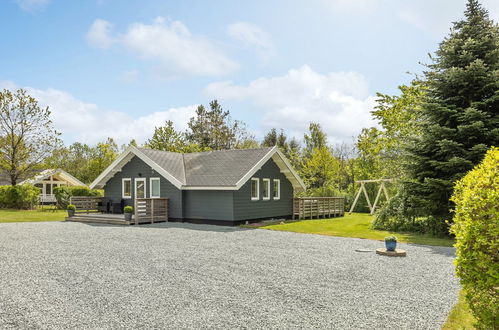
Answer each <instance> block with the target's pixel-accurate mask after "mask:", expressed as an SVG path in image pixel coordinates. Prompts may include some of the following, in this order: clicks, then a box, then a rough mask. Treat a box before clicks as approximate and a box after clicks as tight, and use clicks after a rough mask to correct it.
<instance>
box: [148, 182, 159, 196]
mask: <svg viewBox="0 0 499 330" xmlns="http://www.w3.org/2000/svg"><path fill="white" fill-rule="evenodd" d="M160 182H161V180H160V179H159V178H150V179H149V189H150V190H151V191H150V192H149V195H150V197H151V198H160V197H161V196H160V189H159V187H160Z"/></svg>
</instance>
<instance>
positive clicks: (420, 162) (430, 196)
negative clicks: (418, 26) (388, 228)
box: [406, 0, 499, 231]
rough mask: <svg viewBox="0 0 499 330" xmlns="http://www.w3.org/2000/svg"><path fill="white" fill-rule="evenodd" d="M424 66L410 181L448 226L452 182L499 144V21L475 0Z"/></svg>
mask: <svg viewBox="0 0 499 330" xmlns="http://www.w3.org/2000/svg"><path fill="white" fill-rule="evenodd" d="M431 59H432V63H431V64H429V65H427V68H428V70H427V71H426V72H425V78H426V79H425V80H426V86H427V93H426V97H425V100H424V102H423V103H422V105H421V112H422V113H421V115H422V118H419V121H420V122H421V135H420V136H419V138H417V140H416V141H415V143H414V144H412V145H411V146H410V147H409V150H408V151H409V160H410V163H409V167H408V169H409V172H410V176H411V177H412V179H413V181H412V182H411V183H410V184H408V185H407V186H406V188H407V189H408V191H410V193H411V194H412V196H414V198H415V200H416V201H418V203H419V205H420V209H421V210H424V211H423V212H424V215H425V216H430V218H432V219H436V220H437V221H436V227H438V229H437V230H438V231H446V229H447V226H446V225H445V222H444V220H450V218H451V210H452V208H453V204H452V202H451V201H450V197H451V195H452V191H453V186H454V183H455V182H456V181H457V180H458V179H460V178H462V177H463V176H464V175H465V173H466V172H468V171H469V170H471V169H472V168H473V166H474V165H476V164H478V163H479V162H480V161H481V160H482V158H483V156H484V155H485V152H486V151H487V149H488V148H489V147H490V146H493V145H495V146H497V145H499V27H498V25H497V24H495V23H494V22H493V21H492V20H491V19H490V18H489V16H488V12H487V11H486V10H485V9H484V8H483V7H482V6H481V5H480V4H479V3H478V1H477V0H469V1H468V3H467V9H466V11H465V18H464V19H463V20H461V21H458V22H456V23H454V25H453V28H452V29H451V32H450V34H449V36H447V37H446V38H445V39H444V40H443V41H442V42H441V43H440V45H439V48H438V50H437V51H436V54H435V56H434V57H432V58H431Z"/></svg>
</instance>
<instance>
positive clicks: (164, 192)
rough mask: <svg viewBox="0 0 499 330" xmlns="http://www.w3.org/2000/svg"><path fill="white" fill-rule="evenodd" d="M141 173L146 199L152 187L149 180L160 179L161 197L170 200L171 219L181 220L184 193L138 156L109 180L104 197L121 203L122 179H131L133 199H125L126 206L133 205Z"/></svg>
mask: <svg viewBox="0 0 499 330" xmlns="http://www.w3.org/2000/svg"><path fill="white" fill-rule="evenodd" d="M138 173H141V175H142V176H141V177H140V178H146V179H147V180H146V197H147V198H149V197H150V195H149V193H150V187H149V184H150V182H149V178H158V177H159V178H160V179H161V183H160V188H161V189H160V190H161V197H162V198H168V199H169V201H168V207H169V217H170V218H176V219H181V218H182V217H183V216H182V191H181V190H179V189H177V187H175V186H174V185H173V184H171V183H170V182H169V181H168V180H166V179H165V178H164V177H162V176H161V175H160V174H158V173H157V172H156V171H153V169H152V168H151V167H150V166H149V165H147V164H146V163H145V162H144V161H142V160H141V159H140V158H138V157H137V156H134V157H133V158H132V159H131V160H130V161H129V162H128V163H127V164H126V165H125V166H123V168H122V169H121V171H120V172H117V173H116V174H115V175H114V176H113V177H112V178H111V179H109V180H108V181H107V183H106V185H105V186H104V196H105V197H109V198H111V199H113V200H116V201H120V200H121V199H122V195H121V193H122V190H121V189H122V188H121V184H122V179H123V178H131V179H132V198H131V199H125V205H133V200H134V198H135V181H134V179H138V178H139V175H138Z"/></svg>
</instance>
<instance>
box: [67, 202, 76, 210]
mask: <svg viewBox="0 0 499 330" xmlns="http://www.w3.org/2000/svg"><path fill="white" fill-rule="evenodd" d="M67 209H68V210H73V211H74V210H76V206H74V205H73V204H69V205H68V207H67Z"/></svg>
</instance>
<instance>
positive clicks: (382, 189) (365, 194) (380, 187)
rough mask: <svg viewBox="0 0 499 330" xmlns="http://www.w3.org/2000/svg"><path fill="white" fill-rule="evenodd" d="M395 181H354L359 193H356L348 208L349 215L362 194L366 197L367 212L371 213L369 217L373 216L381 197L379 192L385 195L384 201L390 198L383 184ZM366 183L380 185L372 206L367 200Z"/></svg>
mask: <svg viewBox="0 0 499 330" xmlns="http://www.w3.org/2000/svg"><path fill="white" fill-rule="evenodd" d="M394 181H396V180H395V179H375V180H359V181H355V183H360V188H359V191H358V192H357V195H356V196H355V200H354V201H353V204H352V207H351V208H350V212H348V213H350V214H352V212H353V209H354V208H355V206H356V205H357V202H358V201H359V197H360V194H361V193H362V192H364V196H365V197H366V201H367V206H369V210H370V211H371V215H373V214H374V211H375V210H376V206H378V202H379V198H380V197H381V191H383V193H384V194H385V197H386V200H387V201H388V200H389V199H390V196H388V190H386V186H385V182H394ZM367 183H381V185H380V186H379V189H378V194H377V195H376V199H375V200H374V204H373V205H371V201H370V200H369V195H368V194H367V190H366V186H365V185H366V184H367Z"/></svg>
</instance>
